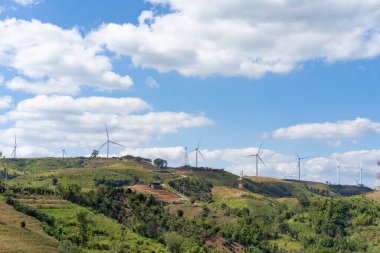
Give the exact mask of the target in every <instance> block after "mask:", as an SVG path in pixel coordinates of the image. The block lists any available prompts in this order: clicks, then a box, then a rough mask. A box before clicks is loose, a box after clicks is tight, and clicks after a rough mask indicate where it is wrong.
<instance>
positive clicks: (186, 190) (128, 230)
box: [0, 157, 380, 253]
mask: <svg viewBox="0 0 380 253" xmlns="http://www.w3.org/2000/svg"><path fill="white" fill-rule="evenodd" d="M132 158H133V157H132ZM5 170H7V172H8V180H7V182H6V185H4V184H0V192H2V193H1V194H2V196H3V197H4V198H6V199H7V201H8V202H7V203H8V204H10V205H13V206H14V207H15V208H16V210H18V211H21V212H23V213H25V214H26V215H25V214H22V216H19V217H20V218H17V219H15V224H20V223H21V221H22V219H31V220H34V221H35V223H33V224H35V225H33V229H34V228H35V229H37V228H39V232H38V233H37V234H38V235H39V236H40V238H41V239H38V238H39V237H35V236H36V234H35V233H34V232H33V231H37V230H33V231H32V229H31V228H32V227H30V229H31V230H30V231H29V230H25V229H23V228H21V227H20V226H18V225H16V226H9V224H8V225H7V226H4V225H0V228H1V229H3V230H2V233H0V242H2V241H4V242H7V241H8V240H9V234H12V233H15V235H16V237H17V236H23V233H24V234H25V233H26V234H25V236H24V239H25V240H24V241H25V242H23V244H21V245H24V246H21V247H25V248H26V249H28V252H42V251H43V250H42V251H41V250H39V249H38V248H36V242H39V240H42V238H47V239H46V240H45V241H46V247H47V249H49V250H45V251H43V252H57V251H59V252H138V251H140V252H170V251H171V252H218V250H220V251H223V252H242V249H244V250H245V251H246V252H265V253H266V252H379V250H380V241H379V240H378V239H377V238H379V236H380V227H379V225H380V204H378V203H377V202H375V201H372V200H369V199H367V197H368V198H370V197H371V198H374V199H376V196H377V195H376V196H375V195H374V194H367V195H362V194H363V193H367V192H369V191H370V189H369V188H366V187H358V186H346V185H339V186H338V185H328V184H323V183H318V182H308V181H297V180H281V179H275V178H267V177H244V189H243V190H239V189H237V179H238V177H237V176H236V175H234V174H232V173H229V172H227V171H222V170H211V169H205V170H201V169H197V170H195V169H193V170H191V169H189V168H168V169H157V168H155V167H154V166H151V165H149V164H147V163H146V162H141V161H136V160H133V159H132V160H123V159H116V158H112V159H101V158H98V159H89V158H65V159H61V158H39V159H2V161H1V164H0V171H1V176H3V177H4V175H5ZM151 182H162V183H163V187H164V188H165V189H164V190H162V192H165V190H166V192H167V191H169V192H171V194H174V196H175V194H180V195H182V194H183V195H184V196H185V198H183V201H181V202H180V203H166V202H164V200H163V201H161V200H160V199H156V198H155V197H153V196H150V194H149V193H152V194H153V193H155V190H154V189H151V188H149V187H147V186H144V187H140V186H136V184H145V185H147V184H149V183H151ZM3 183H5V182H4V180H3ZM132 185H135V186H134V187H133V188H134V189H140V188H141V189H142V188H144V189H145V190H144V194H146V195H144V194H141V193H139V192H134V191H133V190H131V189H129V188H128V187H129V186H132ZM154 195H155V196H156V197H157V198H160V196H161V195H160V194H154ZM355 195H358V196H355ZM348 196H350V197H348ZM373 196H375V197H373ZM3 206H4V207H6V210H8V211H9V210H11V211H12V212H14V213H17V214H20V213H19V212H17V211H15V210H14V209H12V208H11V207H10V206H8V205H6V204H4V203H3ZM28 215H29V216H33V217H35V218H37V219H38V220H39V221H36V220H35V219H34V218H31V217H29V216H28ZM0 218H1V216H0ZM27 224H29V221H28V222H27ZM27 226H28V225H27ZM30 226H32V225H30ZM44 231H45V232H44ZM32 232H33V233H32ZM47 234H49V235H50V236H48V235H47ZM7 236H8V237H7ZM28 236H30V238H36V239H35V240H34V241H33V240H32V239H28ZM33 236H34V237H33ZM53 237H54V238H55V239H54V238H53ZM0 245H2V244H1V243H0ZM9 245H11V244H9ZM41 245H45V244H41ZM0 247H1V246H0ZM49 247H50V248H49ZM0 249H1V248H0ZM15 252H23V251H17V250H16V251H15Z"/></svg>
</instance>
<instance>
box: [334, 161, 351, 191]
mask: <svg viewBox="0 0 380 253" xmlns="http://www.w3.org/2000/svg"><path fill="white" fill-rule="evenodd" d="M334 160H335V163H336V172H337V175H338V185H340V169H341V168H343V167H348V165H344V164H341V163H339V162H338V161H337V160H336V158H335V157H334Z"/></svg>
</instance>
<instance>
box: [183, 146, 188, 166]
mask: <svg viewBox="0 0 380 253" xmlns="http://www.w3.org/2000/svg"><path fill="white" fill-rule="evenodd" d="M183 166H184V167H187V166H189V153H188V152H187V147H185V155H184V157H183Z"/></svg>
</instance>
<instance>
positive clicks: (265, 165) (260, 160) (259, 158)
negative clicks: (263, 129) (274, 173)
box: [257, 155, 268, 167]
mask: <svg viewBox="0 0 380 253" xmlns="http://www.w3.org/2000/svg"><path fill="white" fill-rule="evenodd" d="M257 157H258V158H259V160H260V161H261V162H262V163H263V164H264V165H265V167H268V166H267V164H266V163H265V162H264V161H263V159H261V157H260V156H259V155H258V156H257Z"/></svg>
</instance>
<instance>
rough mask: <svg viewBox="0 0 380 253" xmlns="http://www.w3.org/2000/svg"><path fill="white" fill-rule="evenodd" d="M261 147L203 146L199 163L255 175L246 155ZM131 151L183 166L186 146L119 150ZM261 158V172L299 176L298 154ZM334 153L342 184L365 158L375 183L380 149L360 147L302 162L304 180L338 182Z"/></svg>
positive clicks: (367, 177) (367, 178)
mask: <svg viewBox="0 0 380 253" xmlns="http://www.w3.org/2000/svg"><path fill="white" fill-rule="evenodd" d="M257 150H258V147H248V148H236V149H229V148H226V149H213V150H210V149H202V150H201V151H202V154H203V156H204V157H205V160H203V159H201V158H199V161H198V163H199V164H200V166H204V167H213V168H224V169H225V170H227V171H230V172H232V173H234V174H236V175H239V174H240V171H241V170H244V174H245V175H248V176H253V175H255V170H256V165H255V158H254V157H246V156H247V155H251V154H255V153H256V152H257ZM126 154H131V155H135V156H142V157H147V158H151V159H152V160H153V159H155V158H157V157H160V158H163V159H165V160H167V161H168V162H169V165H170V166H181V165H183V162H184V154H185V149H184V148H183V147H151V148H128V149H126V150H123V151H122V152H120V153H119V154H115V155H119V156H121V155H126ZM188 157H189V162H190V164H191V165H193V166H195V154H194V152H192V153H188ZM261 157H262V159H263V160H264V161H265V164H266V165H263V164H261V163H260V164H259V175H261V176H269V177H275V178H287V179H290V178H293V179H297V178H298V169H297V158H296V157H295V156H294V155H286V154H281V153H278V152H275V151H273V150H270V149H264V150H263V151H262V156H261ZM334 157H335V158H336V159H337V160H338V161H339V162H340V163H341V164H343V165H344V166H343V167H342V168H341V179H342V181H341V182H342V183H343V184H355V182H356V181H357V180H358V179H359V163H360V159H361V160H362V168H363V180H364V183H365V184H366V185H369V186H371V187H373V185H374V181H375V180H374V178H375V173H376V171H377V164H376V163H377V159H378V157H380V150H359V151H350V152H345V153H332V154H330V155H327V156H325V157H314V158H311V159H309V160H306V161H305V160H303V161H302V162H301V177H302V180H309V181H319V182H326V181H329V182H332V183H337V172H336V163H335V160H334Z"/></svg>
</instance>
